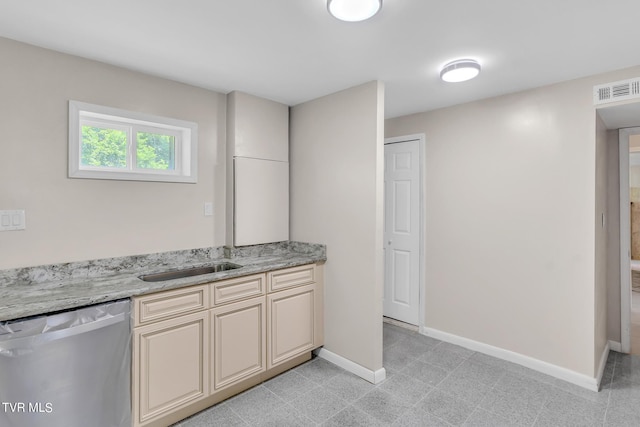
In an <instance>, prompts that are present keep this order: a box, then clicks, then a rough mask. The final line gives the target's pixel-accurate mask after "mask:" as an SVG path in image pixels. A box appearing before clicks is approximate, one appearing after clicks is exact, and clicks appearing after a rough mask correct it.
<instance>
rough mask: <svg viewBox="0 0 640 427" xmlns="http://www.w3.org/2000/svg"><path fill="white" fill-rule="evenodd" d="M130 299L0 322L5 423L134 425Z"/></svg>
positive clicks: (0, 411) (0, 414)
mask: <svg viewBox="0 0 640 427" xmlns="http://www.w3.org/2000/svg"><path fill="white" fill-rule="evenodd" d="M130 317H131V316H130V308H129V300H122V301H116V302H111V303H106V304H100V305H94V306H89V307H84V308H80V309H77V310H73V311H66V312H61V313H56V314H52V315H47V316H39V317H32V318H26V319H20V320H14V321H8V322H0V426H3V427H45V426H46V427H87V426H96V427H124V426H127V427H130V426H131V399H130V388H131V386H130V371H131V369H130V368H131V328H130Z"/></svg>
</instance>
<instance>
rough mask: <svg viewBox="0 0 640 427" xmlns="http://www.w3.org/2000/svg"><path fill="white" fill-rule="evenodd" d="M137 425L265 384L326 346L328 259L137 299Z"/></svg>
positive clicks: (167, 420) (148, 426) (167, 421)
mask: <svg viewBox="0 0 640 427" xmlns="http://www.w3.org/2000/svg"><path fill="white" fill-rule="evenodd" d="M133 302H134V306H135V307H136V310H135V313H134V317H135V318H134V326H135V327H134V330H133V336H134V343H133V376H132V380H133V384H132V389H133V394H132V398H133V402H132V406H133V420H134V421H133V425H134V427H158V426H163V427H164V426H168V425H171V424H174V423H176V422H178V421H180V420H182V419H184V418H186V417H188V416H190V415H193V414H195V413H197V412H199V411H201V410H203V409H206V408H208V407H209V406H212V405H214V404H216V403H218V402H221V401H223V400H225V399H227V398H229V397H231V396H233V395H236V394H238V393H240V392H242V391H244V390H246V389H248V388H250V387H253V386H255V385H257V384H260V383H261V382H263V381H266V380H268V379H269V378H271V377H274V376H276V375H278V374H280V373H282V372H285V371H286V370H288V369H291V368H293V367H295V366H297V365H299V364H301V363H304V362H305V361H307V360H309V359H310V358H311V350H313V349H315V348H317V347H320V346H321V345H323V343H324V342H323V339H324V338H323V321H324V320H323V319H324V317H323V266H322V265H316V264H308V265H303V266H297V267H292V268H286V269H281V270H276V271H272V272H269V273H268V274H265V273H261V274H254V275H248V276H242V277H237V278H233V279H227V280H220V281H217V282H213V283H210V284H204V285H197V286H191V287H186V288H181V289H176V290H171V291H164V292H158V293H154V294H149V295H145V296H141V297H136V298H134V299H133Z"/></svg>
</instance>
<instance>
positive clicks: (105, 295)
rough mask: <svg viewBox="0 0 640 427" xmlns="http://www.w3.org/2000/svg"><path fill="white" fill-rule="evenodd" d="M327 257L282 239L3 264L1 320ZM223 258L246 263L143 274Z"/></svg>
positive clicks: (311, 247) (315, 249)
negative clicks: (160, 277)
mask: <svg viewBox="0 0 640 427" xmlns="http://www.w3.org/2000/svg"><path fill="white" fill-rule="evenodd" d="M324 261H326V248H325V246H324V245H316V244H310V243H300V242H280V243H274V244H266V245H256V246H249V247H242V248H231V249H230V248H206V249H194V250H190V251H175V252H165V253H160V254H150V255H137V256H132V257H121V258H109V259H103V260H94V261H84V262H75V263H66V264H54V265H48V266H38V267H26V268H20V269H12V270H0V321H6V320H13V319H19V318H23V317H29V316H35V315H41V314H46V313H52V312H56V311H60V310H69V309H74V308H78V307H83V306H87V305H91V304H96V303H101V302H107V301H114V300H118V299H122V298H130V297H133V296H137V295H144V294H149V293H153V292H158V291H163V290H167V289H176V288H181V287H185V286H191V285H198V284H202V283H210V282H215V281H218V280H223V279H229V278H232V277H239V276H246V275H249V274H255V273H263V272H266V271H272V270H278V269H281V268H287V267H295V266H298V265H304V264H311V263H316V262H324ZM221 262H232V263H234V264H239V265H241V266H242V267H241V268H237V269H234V270H228V271H221V272H218V273H211V274H204V275H199V276H192V277H186V278H182V279H174V280H167V281H162V282H145V281H143V280H141V279H139V278H138V276H140V275H142V274H151V273H158V272H162V271H167V270H172V269H184V268H190V267H200V266H206V265H211V264H217V263H221Z"/></svg>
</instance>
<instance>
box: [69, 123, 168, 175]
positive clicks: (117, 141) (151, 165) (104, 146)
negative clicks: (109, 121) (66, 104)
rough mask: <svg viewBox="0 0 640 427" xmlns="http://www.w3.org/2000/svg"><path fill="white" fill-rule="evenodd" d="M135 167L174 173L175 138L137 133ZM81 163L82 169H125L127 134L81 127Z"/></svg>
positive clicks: (98, 128) (115, 130) (118, 131)
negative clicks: (89, 167)
mask: <svg viewBox="0 0 640 427" xmlns="http://www.w3.org/2000/svg"><path fill="white" fill-rule="evenodd" d="M136 136H137V150H136V163H137V167H139V168H142V169H156V170H175V137H174V136H171V135H161V134H155V133H150V132H137V135H136ZM81 163H82V165H84V166H95V167H108V168H126V167H127V133H126V132H125V131H122V130H117V129H107V128H100V127H94V126H82V144H81Z"/></svg>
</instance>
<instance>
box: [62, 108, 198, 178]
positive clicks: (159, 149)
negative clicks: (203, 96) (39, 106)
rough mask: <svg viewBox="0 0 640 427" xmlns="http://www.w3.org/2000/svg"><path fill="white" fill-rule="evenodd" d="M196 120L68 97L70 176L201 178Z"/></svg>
mask: <svg viewBox="0 0 640 427" xmlns="http://www.w3.org/2000/svg"><path fill="white" fill-rule="evenodd" d="M197 130H198V127H197V124H195V123H192V122H187V121H184V120H176V119H169V118H166V117H158V116H152V115H148V114H141V113H136V112H131V111H125V110H120V109H116V108H110V107H103V106H100V105H93V104H87V103H84V102H77V101H69V178H93V179H119V180H132V181H165V182H189V183H195V182H196V181H197Z"/></svg>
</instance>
